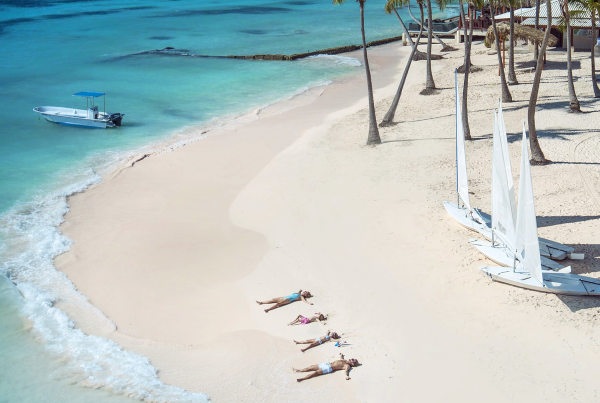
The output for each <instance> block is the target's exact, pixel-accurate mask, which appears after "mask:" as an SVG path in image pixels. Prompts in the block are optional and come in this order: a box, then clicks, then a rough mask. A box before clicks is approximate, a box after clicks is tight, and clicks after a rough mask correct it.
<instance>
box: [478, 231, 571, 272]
mask: <svg viewBox="0 0 600 403" xmlns="http://www.w3.org/2000/svg"><path fill="white" fill-rule="evenodd" d="M469 243H470V244H471V245H473V246H475V247H476V248H477V250H479V252H481V253H482V254H483V255H484V256H485V257H487V258H488V259H490V260H491V261H492V262H494V263H496V264H499V265H500V266H504V267H513V265H515V263H516V267H518V268H521V267H522V265H521V262H519V261H518V260H517V261H516V262H515V255H514V253H512V252H511V251H510V250H509V249H508V248H507V247H506V246H504V245H502V244H498V243H497V244H496V245H495V246H494V245H492V243H491V242H488V241H480V240H478V239H470V240H469ZM541 261H542V270H548V271H558V272H561V273H569V272H570V271H571V268H570V267H565V266H562V265H560V264H558V263H556V262H555V261H554V260H552V259H548V258H547V257H544V256H541Z"/></svg>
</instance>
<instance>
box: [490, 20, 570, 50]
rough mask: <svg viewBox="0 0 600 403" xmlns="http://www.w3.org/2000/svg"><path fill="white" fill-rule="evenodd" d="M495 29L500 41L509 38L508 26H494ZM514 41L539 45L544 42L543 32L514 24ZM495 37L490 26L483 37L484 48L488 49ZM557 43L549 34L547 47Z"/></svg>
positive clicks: (554, 37)
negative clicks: (518, 40) (520, 40)
mask: <svg viewBox="0 0 600 403" xmlns="http://www.w3.org/2000/svg"><path fill="white" fill-rule="evenodd" d="M496 29H497V30H498V36H499V37H500V41H505V40H507V39H509V38H510V25H509V24H506V23H504V22H501V23H499V24H496ZM515 39H522V40H528V41H529V42H532V43H535V44H536V45H541V44H542V41H543V40H544V32H543V31H540V30H537V29H535V28H532V27H526V26H523V25H520V24H517V23H515ZM495 40H496V37H495V36H494V28H493V27H492V26H491V25H490V27H489V28H488V31H487V35H486V36H485V41H484V43H485V46H487V47H488V48H489V47H491V46H492V44H493V43H494V41H495ZM557 43H558V38H557V37H556V36H554V35H552V34H550V38H548V46H556V44H557Z"/></svg>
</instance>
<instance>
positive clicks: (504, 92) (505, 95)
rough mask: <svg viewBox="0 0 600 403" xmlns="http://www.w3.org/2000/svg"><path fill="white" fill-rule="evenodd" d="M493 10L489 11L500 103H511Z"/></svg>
mask: <svg viewBox="0 0 600 403" xmlns="http://www.w3.org/2000/svg"><path fill="white" fill-rule="evenodd" d="M494 12H495V10H491V13H490V14H492V28H493V29H494V37H495V38H496V54H497V55H498V65H499V66H500V81H501V83H502V102H512V96H511V95H510V91H509V90H508V85H506V76H505V75H504V66H503V65H502V54H501V52H500V40H499V39H498V30H497V29H496V18H495V17H494Z"/></svg>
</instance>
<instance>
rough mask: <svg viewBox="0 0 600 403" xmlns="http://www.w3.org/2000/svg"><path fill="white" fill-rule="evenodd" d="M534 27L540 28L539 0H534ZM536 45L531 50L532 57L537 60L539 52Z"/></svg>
mask: <svg viewBox="0 0 600 403" xmlns="http://www.w3.org/2000/svg"><path fill="white" fill-rule="evenodd" d="M535 29H540V0H535ZM538 51H539V48H538V45H537V44H536V45H535V48H534V50H533V58H534V59H535V60H537V58H538V54H539V52H538Z"/></svg>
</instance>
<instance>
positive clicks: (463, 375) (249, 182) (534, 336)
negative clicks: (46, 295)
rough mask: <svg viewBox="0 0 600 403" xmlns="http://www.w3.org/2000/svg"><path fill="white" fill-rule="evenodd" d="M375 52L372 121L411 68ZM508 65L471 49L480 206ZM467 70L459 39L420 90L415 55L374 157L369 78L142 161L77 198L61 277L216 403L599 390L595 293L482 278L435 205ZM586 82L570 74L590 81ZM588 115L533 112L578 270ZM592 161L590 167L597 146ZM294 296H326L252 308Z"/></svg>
mask: <svg viewBox="0 0 600 403" xmlns="http://www.w3.org/2000/svg"><path fill="white" fill-rule="evenodd" d="M390 49H391V47H390ZM436 49H437V48H436ZM409 51H410V47H408V46H407V47H403V48H400V50H399V52H401V53H403V54H404V55H405V56H406V54H407V53H408V52H409ZM382 52H384V48H383V47H382V48H376V49H373V50H372V51H371V52H369V53H370V56H369V57H370V63H371V64H372V66H373V67H372V68H373V70H374V74H373V79H374V81H375V82H376V85H377V83H379V84H380V85H383V88H380V89H379V90H376V93H375V98H376V107H377V112H378V114H383V112H384V111H385V110H386V109H387V105H388V104H389V102H390V95H392V94H393V92H394V91H395V86H396V85H397V82H396V80H397V78H398V75H399V73H400V72H401V66H402V65H403V62H402V59H400V60H398V58H397V55H394V56H393V57H395V59H394V60H395V61H394V62H392V61H391V56H390V64H389V66H392V65H393V66H392V68H391V69H392V70H395V73H394V74H390V76H389V77H384V74H382V73H381V70H379V71H378V68H380V67H381V66H382V65H383V63H381V62H380V63H378V62H377V58H378V57H380V58H382V57H383V55H379V56H378V53H382ZM392 53H393V52H392ZM371 55H373V56H371ZM515 56H516V57H517V58H518V59H521V58H524V57H527V55H525V56H523V55H515ZM552 56H553V57H562V56H560V55H552ZM494 59H495V56H490V55H487V51H486V50H485V49H483V47H482V46H481V45H480V44H474V54H473V63H474V64H476V65H478V66H480V67H482V69H483V70H482V72H480V73H476V74H473V75H472V76H471V77H472V78H471V79H470V81H471V85H472V87H471V88H472V90H471V93H470V107H471V108H470V122H471V129H472V134H473V136H474V137H475V139H476V141H472V142H468V144H467V164H468V172H469V180H470V185H471V189H472V190H473V193H474V194H473V196H472V197H473V199H472V203H473V204H474V205H476V206H477V207H479V208H482V209H483V210H487V211H489V208H488V207H487V206H488V204H489V190H490V184H489V171H490V169H489V165H490V162H489V160H490V149H491V141H490V138H489V133H490V132H491V124H490V121H491V110H492V109H493V106H494V104H495V102H496V99H497V97H498V95H499V92H498V91H499V85H498V83H497V82H496V81H497V76H495V74H497V65H496V63H497V60H494ZM579 59H580V60H581V63H582V64H584V63H585V59H582V58H581V57H580V58H579ZM381 60H383V59H381ZM461 62H462V58H461V52H460V51H459V52H453V53H450V54H449V55H448V58H447V59H444V60H442V61H439V62H436V63H435V64H434V77H435V78H436V84H437V86H438V88H439V91H438V93H437V94H436V95H432V96H429V97H424V96H420V95H419V90H420V89H421V85H420V84H421V80H422V78H423V70H424V63H420V64H419V63H415V64H413V66H412V68H411V74H410V75H409V82H407V85H406V87H405V90H404V93H403V99H404V100H405V102H404V103H402V104H401V106H400V108H399V113H398V114H397V117H396V120H397V121H401V123H400V124H399V125H396V126H392V127H389V128H384V129H381V132H382V140H383V144H382V145H380V146H377V147H374V148H371V147H366V146H365V145H364V143H365V142H366V133H367V130H366V129H367V113H366V110H365V109H364V106H365V105H366V94H365V90H364V84H362V82H359V81H362V80H359V78H358V76H357V77H356V82H354V81H351V80H350V81H349V82H347V83H344V84H342V85H340V86H336V87H334V86H330V88H327V90H326V91H325V92H324V93H323V95H322V96H320V97H319V98H318V99H317V100H316V101H314V102H313V103H311V104H309V105H306V106H303V107H300V108H296V109H294V110H292V111H288V112H285V113H284V114H280V115H276V116H271V117H268V118H265V119H262V120H258V121H255V122H252V123H249V124H248V125H245V126H243V127H240V128H238V129H236V130H235V131H234V132H233V133H230V136H229V137H230V138H229V139H227V138H226V136H227V134H224V135H222V136H214V137H209V138H207V139H206V141H203V142H197V143H194V144H192V145H190V146H189V147H184V148H180V149H177V150H175V151H174V152H172V153H168V154H162V155H159V156H157V157H156V158H151V159H145V160H143V161H141V162H140V163H138V164H136V165H135V169H131V170H126V171H123V172H122V174H120V175H118V176H117V177H115V178H112V179H111V180H110V181H107V182H105V183H103V184H102V185H101V186H96V187H94V188H93V189H91V190H89V191H86V192H84V193H81V194H77V195H76V196H74V197H72V198H71V200H70V202H71V212H70V213H69V214H68V215H67V216H66V222H65V224H63V226H61V230H64V231H65V233H66V234H67V235H69V236H70V237H72V238H73V239H74V240H75V241H76V244H75V245H74V246H73V248H72V249H71V250H70V251H69V252H68V253H66V254H64V255H61V256H60V257H59V258H58V259H57V268H60V269H61V270H63V272H65V273H66V274H67V275H68V276H69V278H71V279H72V280H73V281H74V283H75V284H76V285H77V287H78V289H80V290H81V291H82V292H83V293H84V294H85V295H86V296H88V297H90V301H91V303H92V304H94V306H97V307H99V308H100V309H102V310H103V312H104V313H105V314H106V315H107V317H109V318H111V319H112V320H114V322H115V324H116V326H117V330H116V331H113V332H106V333H103V334H101V335H102V336H104V337H108V338H109V339H111V340H115V341H116V342H118V343H119V344H120V345H121V346H123V347H124V348H127V349H131V350H132V351H135V352H138V353H141V354H143V355H145V356H147V357H149V358H150V359H151V361H152V364H153V365H154V366H155V367H156V368H157V369H158V370H159V375H160V379H161V380H163V381H164V382H166V383H167V384H171V385H177V386H180V387H184V388H185V389H186V390H188V391H197V392H204V393H207V394H209V395H210V396H211V397H212V398H213V400H214V401H241V400H242V399H245V400H247V401H260V400H262V401H267V402H287V401H289V402H295V401H299V400H301V399H309V398H310V400H311V401H315V402H321V401H323V402H324V401H328V402H330V401H340V402H342V401H343V402H351V401H390V402H391V401H397V399H398V398H399V397H401V398H403V399H405V400H407V401H411V400H412V401H448V402H454V401H456V402H458V401H461V402H463V401H478V400H479V399H480V398H481V395H483V394H485V395H486V396H488V400H491V401H498V402H504V401H507V400H511V399H519V400H525V399H527V400H530V401H542V400H543V401H552V402H564V401H571V400H574V398H575V397H576V396H577V397H578V398H581V399H583V400H593V399H594V397H595V396H596V394H597V388H596V387H595V386H594V385H595V383H594V374H595V373H597V371H598V370H600V364H597V363H596V362H595V361H594V360H593V359H591V358H589V357H593V356H595V355H596V354H597V353H598V352H600V351H599V350H600V345H599V344H598V343H596V342H594V338H595V337H596V336H597V334H598V327H597V325H598V323H599V322H598V321H599V320H600V319H597V317H596V313H597V311H598V305H597V303H596V302H595V300H591V299H585V298H574V297H571V298H560V297H556V296H553V295H548V294H540V293H534V292H530V291H526V290H522V289H518V288H515V287H510V286H506V285H503V284H498V283H491V282H489V281H488V279H487V278H486V277H484V276H482V275H481V274H480V272H479V270H477V266H480V265H484V264H488V263H487V262H486V261H485V260H484V259H483V257H482V256H481V255H479V254H478V253H477V251H475V250H473V249H472V248H471V247H470V246H469V245H468V243H467V240H468V239H469V237H472V236H473V234H469V233H468V232H466V231H465V230H464V229H462V228H460V227H459V226H458V225H456V224H455V223H454V222H452V220H451V219H450V218H448V217H447V215H446V214H445V212H444V211H443V207H442V205H441V202H442V201H443V200H452V199H453V196H454V165H453V164H454V148H453V145H454V131H453V130H454V129H453V128H454V89H453V75H452V74H450V71H452V70H453V68H455V67H457V66H458V65H460V64H461ZM588 62H589V61H588ZM378 64H379V66H378ZM389 66H388V67H389ZM559 73H560V72H558V73H557V71H556V70H555V71H552V70H548V71H547V72H545V73H544V74H546V76H545V77H546V79H548V78H549V77H555V76H559V75H560V74H559ZM451 76H452V77H451ZM392 77H393V79H392ZM584 77H585V76H584ZM530 79H531V77H530V76H528V75H526V74H523V75H519V80H520V81H521V82H522V83H521V84H520V85H519V86H513V87H511V91H512V92H513V97H514V98H515V102H513V103H512V104H511V105H510V107H507V108H506V109H505V118H506V123H507V130H508V132H509V133H519V130H520V125H521V120H522V119H523V117H524V116H525V115H524V113H526V100H527V97H526V95H527V90H528V88H529V85H528V83H529V81H530ZM586 79H587V78H585V79H583V80H578V81H577V82H576V86H577V90H578V92H579V93H580V94H581V93H582V92H584V91H585V90H584V89H585V87H584V85H585V84H586V82H585V80H586ZM492 80H495V81H492ZM490 82H491V83H492V84H490ZM417 83H418V84H419V85H417ZM353 86H355V88H354V87H353ZM558 86H561V91H562V93H563V96H562V97H561V98H560V100H562V101H563V102H567V104H568V98H567V97H566V96H565V95H564V90H565V88H566V84H565V85H563V84H562V83H559V84H553V85H549V84H547V83H546V84H544V85H542V88H541V92H540V99H546V102H548V100H547V99H548V98H550V99H552V98H553V97H554V96H555V93H556V92H557V87H558ZM563 87H564V88H563ZM581 98H582V99H583V97H581ZM407 100H409V101H407ZM557 102H558V101H557ZM593 102H596V101H593V100H592V101H589V102H588V103H587V104H586V105H594V104H593ZM540 104H543V103H542V102H540ZM596 105H597V104H596ZM589 107H593V106H589ZM593 108H595V109H593V111H591V113H589V114H587V115H583V116H577V119H575V117H574V115H570V114H567V113H566V112H565V111H563V110H562V109H560V108H558V107H556V106H552V107H547V108H540V109H539V111H538V115H537V124H538V130H539V132H540V133H551V134H552V133H555V132H556V133H557V135H550V136H548V135H544V136H543V137H542V140H541V141H542V148H543V149H544V151H545V152H546V155H547V157H548V158H550V159H551V160H553V161H557V162H558V163H556V164H553V165H549V166H547V167H537V168H534V169H533V170H532V171H533V181H534V189H535V193H536V211H537V213H538V219H539V222H540V224H539V233H540V236H543V237H548V238H552V239H555V240H556V241H559V242H563V243H566V244H571V245H577V248H576V249H577V250H578V251H581V252H585V253H586V259H585V260H584V261H580V262H578V261H573V262H572V265H573V272H575V273H587V275H589V273H591V275H593V276H596V277H597V276H598V275H599V274H600V265H599V262H598V259H597V256H599V255H600V250H599V249H600V248H599V247H598V245H597V244H595V242H594V239H596V240H597V239H598V236H599V234H598V229H597V228H598V227H599V226H598V223H600V216H598V214H600V211H595V210H594V204H593V200H592V199H591V198H590V196H589V195H586V190H585V189H584V187H583V182H582V180H581V179H580V178H579V177H578V176H577V172H578V170H580V169H582V170H585V171H587V172H588V173H593V172H594V171H595V170H597V167H596V166H595V165H593V164H594V163H593V162H592V164H591V165H585V166H579V165H574V164H573V163H574V162H576V161H572V158H573V157H576V155H575V154H574V151H573V152H571V149H572V148H573V149H576V148H575V147H576V145H577V144H580V143H581V142H580V140H582V139H583V138H584V137H585V136H586V134H585V133H584V134H582V132H583V131H585V130H586V129H585V128H586V127H590V125H591V124H592V122H593V121H594V117H595V116H596V115H595V114H597V113H598V108H597V106H595V107H593ZM291 117H294V118H291ZM307 120H308V122H307ZM567 129H568V130H567ZM564 133H566V135H565V134H564ZM279 134H282V135H283V136H278V135H279ZM282 137H285V139H284V138H282ZM275 139H277V140H275ZM509 140H510V139H509ZM565 142H566V143H565ZM258 143H260V144H258ZM275 143H276V144H275ZM589 143H590V144H595V143H594V142H591V141H590V142H589ZM565 144H568V145H571V147H565ZM586 144H588V142H586ZM259 146H260V147H259ZM257 148H260V152H257ZM509 149H510V156H511V159H512V161H513V162H512V166H513V172H515V171H516V169H515V167H518V163H517V161H518V158H519V157H520V154H519V153H520V144H519V142H518V141H516V142H510V141H509ZM579 153H580V154H581V155H585V156H586V158H587V159H588V160H589V159H591V160H592V161H594V160H595V159H596V158H597V153H596V154H594V152H593V150H591V149H590V148H589V147H586V148H583V149H582V150H579ZM257 154H260V156H259V158H256V156H257ZM228 156H229V158H233V159H234V161H231V160H223V159H224V158H226V157H228ZM251 159H254V160H253V161H250V160H251ZM257 160H260V161H257ZM203 167H204V168H203ZM206 167H208V168H206ZM211 175H212V176H211ZM215 175H217V176H215ZM207 178H208V179H207ZM210 178H212V179H213V180H212V181H211V180H209V179H210ZM582 178H583V177H582ZM590 178H593V177H592V176H590ZM515 183H518V181H515ZM592 184H593V185H595V186H598V184H599V183H598V182H596V183H594V182H593V181H592ZM211 201H212V203H210V202H211ZM153 234H154V235H153ZM165 241H167V242H165ZM203 248H204V249H203ZM136 251H138V252H136ZM165 255H166V256H168V258H165ZM226 258H227V259H232V260H230V261H227V260H226ZM136 259H142V261H136ZM161 259H163V260H161ZM206 262H209V263H208V264H207V263H206ZM570 263H571V262H570ZM207 266H208V267H207ZM298 288H303V289H305V290H310V291H311V292H312V293H313V295H315V297H314V298H313V299H312V300H311V301H312V302H313V303H314V304H315V305H314V307H313V306H308V305H305V304H301V303H296V304H292V305H291V306H289V307H284V308H281V309H278V310H275V311H273V312H270V313H269V314H265V313H264V312H263V311H262V309H261V308H259V307H257V306H256V304H255V303H254V300H256V299H266V298H270V297H273V296H277V295H284V294H286V293H288V292H293V291H296V290H297V289H298ZM65 310H66V311H67V312H68V311H69V308H68V306H65ZM317 311H319V312H323V313H326V314H328V316H329V318H328V321H327V324H326V326H323V325H319V324H315V325H308V326H298V327H288V326H285V323H286V322H289V321H290V320H291V319H293V317H295V316H296V315H297V314H299V313H300V314H303V315H310V314H312V313H314V312H317ZM73 317H74V319H75V321H76V323H77V325H78V326H80V325H81V328H82V329H83V330H84V331H86V328H85V326H89V329H91V332H92V333H93V331H94V330H95V331H97V332H98V329H94V328H93V326H92V324H89V323H88V324H86V323H83V322H78V317H77V315H74V316H73ZM326 329H331V330H335V331H338V332H342V333H344V334H343V339H345V340H347V341H348V343H349V344H350V345H349V346H348V347H345V348H343V349H337V348H335V347H333V346H332V345H325V346H322V347H319V348H317V349H313V350H310V351H309V352H307V353H304V354H302V353H300V352H299V351H298V347H297V346H295V345H293V344H292V342H291V339H296V340H298V339H305V338H309V337H317V336H321V335H322V334H323V333H324V332H325V331H326ZM98 334H100V332H98ZM557 349H560V351H561V352H562V354H561V355H557V354H556V351H557ZM340 351H342V352H344V353H345V354H346V356H347V357H355V358H358V359H359V361H360V362H361V363H362V364H363V365H362V366H361V367H359V368H356V369H354V370H353V371H352V372H351V377H352V381H350V382H348V381H345V380H343V377H342V376H339V374H338V376H336V375H331V376H324V377H319V378H316V379H313V380H311V381H309V382H306V383H302V384H297V383H296V382H295V381H294V380H295V376H294V375H295V374H294V373H292V372H291V369H290V368H291V367H296V368H297V367H303V366H306V365H310V364H315V363H318V362H323V361H327V360H331V359H334V357H335V356H336V354H337V353H338V352H340ZM432 383H434V384H435V385H436V387H435V388H431V387H430V386H431V384H432Z"/></svg>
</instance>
